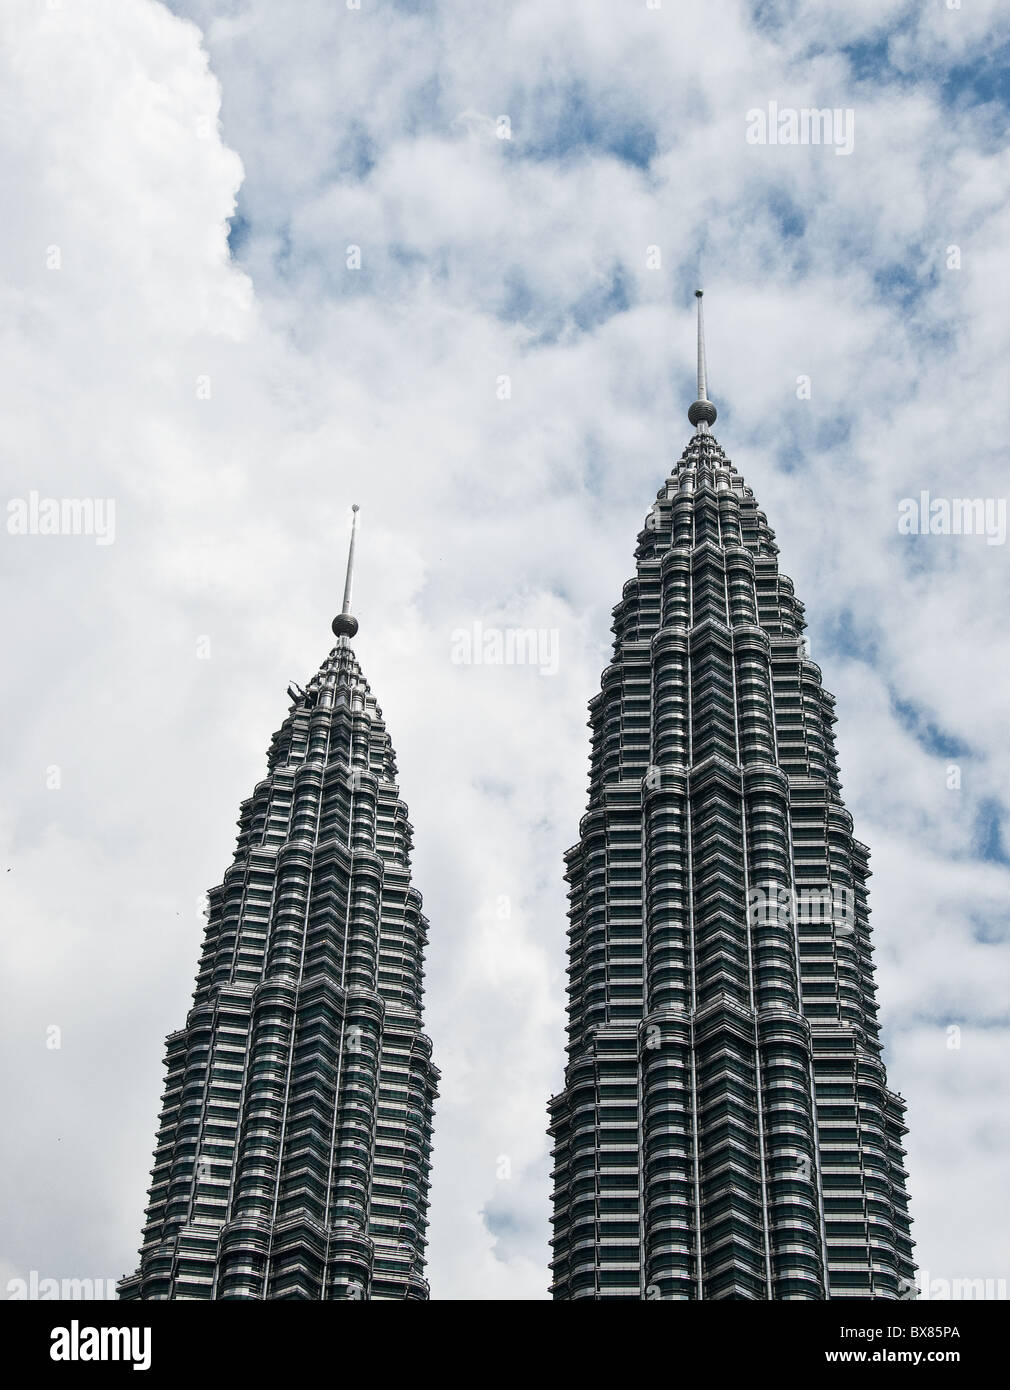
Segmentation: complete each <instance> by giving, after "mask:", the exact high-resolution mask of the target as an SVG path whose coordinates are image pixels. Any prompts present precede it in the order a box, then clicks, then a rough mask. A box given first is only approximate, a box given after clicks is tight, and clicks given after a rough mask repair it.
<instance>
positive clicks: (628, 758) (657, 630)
mask: <svg viewBox="0 0 1010 1390" xmlns="http://www.w3.org/2000/svg"><path fill="white" fill-rule="evenodd" d="M688 418H689V419H690V421H691V424H692V425H693V426H694V427H695V433H694V436H693V437H692V438H691V440H690V442H689V444H688V445H687V448H686V449H685V450H684V453H683V455H682V456H681V459H680V461H679V463H677V465H676V466H675V468H674V470H673V474H672V476H671V477H670V478H669V479H668V481H667V482H666V484H665V485H664V486H663V487H662V488H661V490H660V492H659V494H658V496H657V500H656V503H655V505H654V506H653V508H652V510H651V512H650V514H649V516H648V518H647V519H646V524H645V527H644V529H643V530H642V532H641V533H640V535H639V538H638V547H637V551H636V561H637V570H636V574H635V576H634V578H632V579H631V580H629V582H628V583H627V584H626V585H625V586H624V592H623V595H622V597H621V600H620V602H619V603H618V604H617V607H616V608H615V609H614V624H613V631H614V635H615V641H614V659H613V662H612V663H611V665H610V666H608V667H607V669H606V670H605V671H604V673H603V678H602V688H601V691H600V693H599V694H598V695H596V696H595V697H594V698H593V700H592V701H591V703H590V707H589V708H590V727H591V729H592V754H591V773H590V788H589V808H588V811H587V814H586V815H585V817H584V818H583V820H582V823H581V827H580V832H581V838H580V839H579V842H578V844H577V845H575V846H574V848H572V849H571V850H569V851H568V853H567V856H566V863H567V874H566V877H567V880H568V882H569V884H570V890H569V901H570V909H569V917H570V928H569V938H570V946H569V958H570V964H569V981H570V982H569V1005H568V1063H567V1067H566V1070H565V1087H564V1090H563V1091H562V1092H561V1094H560V1095H558V1096H556V1097H555V1098H554V1099H553V1100H552V1101H551V1103H550V1107H549V1108H550V1115H551V1126H550V1133H551V1135H552V1137H553V1141H554V1148H553V1154H554V1159H555V1167H554V1217H553V1224H554V1237H553V1242H552V1244H553V1259H552V1271H553V1283H552V1293H553V1295H554V1297H555V1298H558V1299H573V1298H596V1299H605V1298H629V1297H630V1298H640V1299H648V1298H660V1299H752V1300H760V1299H776V1300H777V1299H783V1300H784V1299H818V1300H820V1299H828V1298H831V1299H836V1298H850V1297H857V1298H882V1299H894V1298H898V1297H904V1296H908V1294H909V1290H910V1288H911V1284H912V1280H913V1278H914V1264H913V1259H912V1242H911V1239H910V1235H909V1218H908V1211H907V1197H906V1191H905V1181H906V1176H907V1175H906V1172H905V1170H904V1168H903V1166H902V1163H903V1157H904V1150H903V1148H902V1136H903V1135H904V1133H905V1132H906V1130H905V1125H904V1122H903V1117H904V1109H905V1107H904V1102H903V1101H902V1099H901V1097H900V1096H898V1095H896V1094H895V1093H894V1092H892V1091H890V1090H888V1088H887V1080H886V1076H885V1072H884V1066H883V1063H882V1060H881V1047H880V1042H879V1036H878V1027H877V1008H876V1003H875V999H874V983H873V964H872V951H871V944H870V926H869V916H868V913H869V908H868V906H867V893H866V880H867V877H868V874H869V869H868V850H867V849H866V847H865V846H864V845H862V844H860V842H859V841H858V840H857V839H856V838H855V837H854V836H853V833H852V829H853V826H852V819H851V817H850V816H849V814H848V812H847V811H846V809H845V807H844V805H843V803H842V798H841V787H840V783H839V776H838V767H837V763H836V759H835V749H834V739H833V735H832V725H833V723H834V722H835V716H834V712H833V707H834V701H833V699H832V697H831V696H830V695H829V694H828V693H827V691H825V690H824V688H823V686H822V684H821V673H820V670H819V669H818V667H817V666H816V665H815V664H814V663H813V662H812V661H811V660H810V659H809V658H808V655H807V653H806V650H805V645H804V641H803V638H802V633H803V629H804V626H805V624H804V620H803V605H802V604H801V603H800V602H799V601H798V600H797V599H796V597H795V596H794V593H793V585H792V583H791V581H790V580H789V579H787V578H786V576H785V575H783V574H781V573H780V572H779V567H778V549H777V546H776V545H775V540H774V533H773V532H772V530H771V529H770V527H769V526H768V523H767V520H766V518H765V515H764V513H763V512H762V511H761V510H760V508H759V507H758V505H757V502H756V501H755V498H754V494H753V492H752V491H751V489H750V488H749V487H747V486H746V484H745V483H744V480H743V478H742V477H741V476H740V474H739V473H737V471H736V469H735V468H734V467H733V465H732V463H731V462H730V460H729V459H727V458H726V456H725V454H724V453H723V451H722V449H721V448H720V447H719V445H718V443H717V442H716V440H715V438H714V436H713V435H712V433H711V426H712V425H713V424H714V423H715V419H716V408H715V406H714V405H713V404H712V403H711V402H710V401H709V400H708V398H707V385H706V371H705V349H704V327H703V321H702V307H701V292H700V291H699V292H698V399H697V400H696V401H695V402H694V404H693V405H692V406H691V408H690V410H689V412H688Z"/></svg>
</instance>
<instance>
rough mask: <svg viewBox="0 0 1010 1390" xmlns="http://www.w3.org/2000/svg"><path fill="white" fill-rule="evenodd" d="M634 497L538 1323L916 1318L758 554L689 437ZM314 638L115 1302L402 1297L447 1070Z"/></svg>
mask: <svg viewBox="0 0 1010 1390" xmlns="http://www.w3.org/2000/svg"><path fill="white" fill-rule="evenodd" d="M698 311H699V312H698V319H699V323H698V330H699V331H698V340H699V352H698V361H699V373H698V400H697V401H695V403H694V404H693V405H692V406H691V409H690V411H689V418H690V420H691V423H692V425H694V427H695V431H696V432H695V434H694V437H693V438H692V439H691V441H690V443H689V444H688V446H687V448H686V449H685V450H684V453H683V455H682V457H681V459H680V461H679V462H678V464H677V465H676V467H675V469H674V471H673V474H672V476H671V477H670V478H669V479H668V480H667V482H666V484H665V485H664V487H663V488H662V489H661V490H660V492H659V494H658V497H657V500H656V503H655V504H654V506H653V508H652V510H651V512H650V514H649V516H648V518H647V520H646V525H645V528H644V529H643V531H642V532H641V534H640V536H639V541H638V549H637V552H636V561H637V569H636V574H635V577H634V578H633V579H632V580H630V581H629V582H628V583H627V584H626V585H625V587H624V593H623V596H622V598H621V601H620V602H619V603H618V605H617V607H616V608H615V610H614V619H615V621H614V629H613V630H614V634H615V643H614V659H613V662H612V663H611V665H610V666H608V667H607V669H606V671H605V672H604V673H603V680H602V688H601V691H600V693H599V694H598V695H597V696H596V697H595V698H594V699H593V700H592V702H591V704H590V713H591V727H592V731H593V737H592V770H591V777H590V790H589V808H588V811H587V814H586V815H585V817H584V818H583V820H582V824H581V827H580V829H581V837H580V839H579V842H578V844H577V845H576V846H575V847H574V848H573V849H571V850H569V851H568V854H567V856H566V858H567V879H568V882H569V884H570V892H569V899H570V903H571V906H570V910H569V917H570V927H569V938H570V947H569V957H570V967H569V978H570V983H569V991H568V992H569V1006H568V1015H569V1025H568V1064H567V1067H566V1070H565V1087H564V1090H563V1091H562V1092H561V1094H560V1095H558V1096H556V1097H554V1099H553V1100H552V1101H551V1103H550V1115H551V1125H550V1133H551V1135H552V1137H553V1141H554V1147H553V1151H552V1152H553V1156H554V1174H553V1176H554V1216H553V1225H554V1236H553V1240H552V1242H551V1243H552V1247H553V1259H552V1262H551V1268H552V1271H553V1283H552V1285H551V1291H552V1294H553V1296H554V1297H555V1298H557V1299H576V1298H589V1299H611V1298H632V1299H677V1300H685V1299H687V1300H690V1299H747V1300H766V1299H775V1300H797V1299H814V1300H823V1299H838V1298H853V1297H854V1298H876V1299H894V1298H902V1297H908V1296H910V1294H911V1292H912V1290H913V1288H914V1284H913V1280H914V1272H915V1267H914V1262H913V1257H912V1242H911V1239H910V1236H909V1217H908V1212H907V1196H906V1191H905V1181H906V1173H905V1170H904V1168H903V1166H902V1161H903V1157H904V1150H903V1148H902V1136H903V1135H904V1133H905V1126H904V1123H903V1113H904V1103H903V1101H902V1100H901V1098H900V1097H899V1096H898V1095H896V1094H895V1093H894V1092H892V1091H890V1090H888V1088H887V1082H886V1076H885V1073H884V1067H883V1063H882V1061H881V1047H880V1042H879V1037H878V1027H877V1020H876V1004H875V1000H874V984H873V964H872V948H871V942H870V927H869V915H868V914H869V909H868V906H867V894H866V880H867V877H868V873H869V870H868V867H867V859H868V851H867V849H866V847H865V846H864V845H862V844H860V842H859V841H858V840H856V839H855V838H854V836H853V834H852V820H851V817H850V816H849V815H848V813H847V811H846V810H845V807H844V805H843V804H842V800H841V794H840V784H839V779H838V767H837V763H836V760H835V751H834V740H833V736H832V732H831V726H832V724H833V723H834V714H833V700H832V697H831V696H830V695H829V694H828V693H827V692H826V691H825V690H824V688H823V686H822V685H821V676H820V671H819V670H818V668H817V666H816V665H814V663H813V662H812V661H810V660H809V659H808V657H807V655H806V652H805V648H804V642H803V638H802V632H803V628H804V622H803V606H802V604H801V603H799V601H798V600H797V599H796V598H795V596H794V594H793V586H792V584H791V582H790V580H789V579H787V578H786V577H785V576H784V575H782V574H780V573H779V569H778V559H777V555H778V551H777V547H776V545H775V541H774V534H773V532H772V531H771V529H770V528H769V526H768V523H767V521H766V519H765V516H764V513H763V512H762V511H761V510H760V509H759V508H758V506H757V503H756V501H755V499H754V495H753V493H752V492H751V490H750V488H749V487H747V486H746V485H745V484H744V481H743V479H742V477H741V476H740V475H739V474H738V473H737V472H736V470H735V469H734V467H733V465H732V464H731V463H730V461H729V460H728V459H727V458H726V456H725V455H724V454H723V452H722V450H721V448H720V447H719V445H718V444H717V443H716V441H715V438H714V437H713V435H712V433H711V426H712V425H713V424H714V422H715V419H716V409H715V406H714V405H713V404H712V403H711V402H710V401H709V400H708V399H707V386H706V376H705V358H704V338H703V329H702V320H701V296H700V293H699V296H698ZM353 553H354V531H353V527H352V541H351V555H350V557H349V560H348V576H347V585H346V588H345V593H344V604H343V611H342V613H341V614H340V615H338V617H337V618H335V619H334V623H333V630H334V634H335V636H336V639H337V645H336V646H335V647H334V649H333V650H332V651H331V652H330V654H329V656H328V657H327V659H326V661H325V662H324V663H323V665H322V666H321V667H320V669H319V671H318V672H317V673H316V675H315V676H314V677H313V678H312V680H311V681H309V683H308V685H307V686H306V688H305V689H304V690H301V689H300V688H298V687H293V688H290V689H289V692H288V693H289V695H290V696H291V699H292V705H291V709H290V711H289V713H288V716H287V718H286V720H285V721H284V724H283V726H282V728H281V729H280V731H279V732H278V733H277V734H275V735H274V739H273V743H272V745H271V749H270V752H269V755H268V769H267V776H266V778H265V779H264V780H263V781H262V782H260V783H259V784H258V785H257V787H256V788H255V790H254V792H253V795H252V797H251V798H250V799H249V800H248V801H246V802H245V803H243V807H242V814H241V819H240V823H239V824H240V833H239V839H238V846H237V849H236V854H235V859H234V862H233V864H232V865H231V867H230V868H229V869H228V871H227V873H226V874H225V877H224V881H223V883H222V884H221V886H220V887H218V888H216V889H214V890H213V891H212V893H211V894H210V913H209V920H208V924H207V930H206V937H205V941H204V948H203V957H202V961H201V965H200V972H199V975H198V978H197V986H196V993H195V996H194V1002H193V1008H192V1009H191V1011H190V1013H189V1016H188V1018H187V1021H186V1026H185V1028H184V1029H183V1030H182V1031H181V1032H179V1033H174V1034H172V1035H170V1037H169V1039H168V1044H167V1056H166V1066H167V1078H166V1083H165V1094H164V1100H163V1105H162V1112H161V1124H160V1128H159V1131H158V1140H157V1149H156V1153H155V1168H154V1170H153V1174H152V1185H151V1190H150V1203H149V1206H148V1209H147V1223H146V1226H145V1228H144V1242H143V1246H142V1249H141V1258H140V1267H139V1269H138V1271H137V1272H136V1274H134V1275H133V1276H131V1277H129V1278H127V1279H125V1280H123V1282H122V1284H121V1285H120V1294H121V1297H123V1298H130V1299H217V1298H220V1299H284V1298H288V1299H313V1300H340V1299H424V1298H427V1296H428V1287H427V1284H426V1282H425V1279H424V1253H425V1246H426V1227H427V1210H428V1187H429V1174H430V1155H431V1131H432V1115H433V1105H434V1101H435V1098H436V1095H437V1083H438V1076H439V1074H438V1070H437V1068H436V1067H435V1066H434V1065H433V1063H432V1055H431V1053H432V1049H431V1044H430V1042H429V1040H428V1038H427V1037H425V1035H424V1034H423V1032H422V1031H421V998H422V975H423V951H424V945H425V942H426V938H427V925H428V924H427V921H426V919H425V917H424V915H423V913H422V911H421V899H420V895H419V894H418V893H417V891H416V889H414V887H413V886H412V884H411V881H410V848H411V828H410V823H409V821H408V820H407V808H406V806H405V805H404V803H403V802H402V801H401V800H400V797H399V793H398V787H397V783H396V764H395V760H394V755H393V749H392V745H391V743H390V740H389V736H388V734H387V732H386V728H385V724H384V723H383V720H382V712H381V710H380V709H379V707H378V705H377V704H376V702H375V698H374V697H373V696H372V694H371V692H370V690H369V687H368V685H367V683H366V681H365V679H364V677H363V676H362V673H361V670H360V668H359V666H358V663H357V661H356V660H355V657H354V654H353V652H352V650H351V646H350V642H351V639H352V638H353V637H354V636H355V634H356V632H357V622H356V621H355V619H354V618H353V617H352V616H351V613H350V597H351V573H352V563H353Z"/></svg>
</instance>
